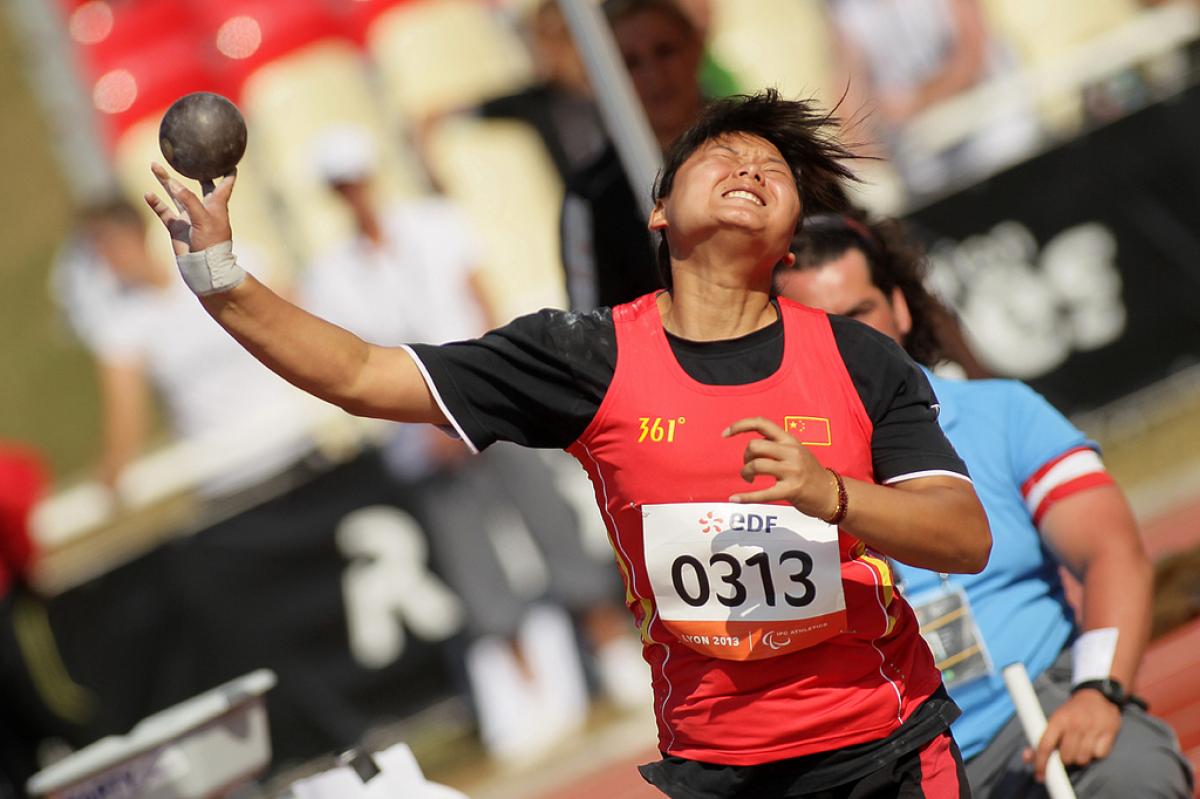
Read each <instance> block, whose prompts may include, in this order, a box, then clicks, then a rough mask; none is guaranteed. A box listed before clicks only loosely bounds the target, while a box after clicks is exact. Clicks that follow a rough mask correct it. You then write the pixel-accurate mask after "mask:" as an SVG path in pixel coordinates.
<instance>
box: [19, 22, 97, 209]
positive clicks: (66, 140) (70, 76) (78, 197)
mask: <svg viewBox="0 0 1200 799" xmlns="http://www.w3.org/2000/svg"><path fill="white" fill-rule="evenodd" d="M3 5H5V6H6V7H7V8H8V12H9V20H10V21H11V24H12V29H13V32H14V34H15V35H16V38H17V39H18V41H19V42H20V43H21V44H22V45H23V47H22V48H21V49H22V51H23V55H24V61H25V72H26V76H27V77H28V80H29V85H30V88H32V89H33V94H34V96H35V98H36V99H37V101H38V102H39V103H40V104H41V106H42V112H43V113H44V114H45V117H46V120H47V122H49V125H50V143H51V145H52V147H53V149H54V153H55V155H56V156H57V158H58V163H59V165H60V168H61V169H62V172H63V175H64V176H65V177H66V184H67V189H68V190H69V191H70V193H71V195H72V197H71V199H73V200H74V201H75V202H77V203H79V204H82V205H86V204H88V203H90V202H96V201H99V200H104V199H107V198H109V197H111V196H112V195H113V194H114V193H115V192H116V191H117V190H118V188H119V187H118V184H117V178H116V175H115V174H114V173H113V168H112V165H111V163H110V162H109V158H108V153H107V152H106V151H105V148H104V144H103V140H102V137H101V135H100V127H99V123H98V122H97V119H96V112H95V109H93V108H92V104H91V101H90V97H89V95H88V91H87V88H86V87H84V86H83V84H82V82H81V80H80V78H79V77H77V76H78V74H79V72H78V71H77V68H76V65H75V52H74V48H73V47H72V46H71V41H70V39H69V38H68V36H67V32H66V22H65V20H64V19H63V18H62V12H61V9H60V8H58V7H57V6H58V4H57V3H47V2H46V0H13V1H12V2H9V3H4V4H3Z"/></svg>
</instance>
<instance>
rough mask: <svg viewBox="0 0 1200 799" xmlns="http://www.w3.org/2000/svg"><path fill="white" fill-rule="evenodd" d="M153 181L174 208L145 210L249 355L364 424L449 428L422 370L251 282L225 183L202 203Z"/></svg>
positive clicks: (159, 172) (158, 169)
mask: <svg viewBox="0 0 1200 799" xmlns="http://www.w3.org/2000/svg"><path fill="white" fill-rule="evenodd" d="M152 169H153V172H154V176H155V177H156V178H158V181H159V183H160V184H162V186H163V189H164V190H165V191H166V192H167V193H168V195H169V196H170V197H171V198H172V200H174V202H175V209H172V207H171V205H170V204H168V203H166V202H164V201H163V200H162V199H160V198H159V197H158V196H157V195H155V194H147V195H146V198H145V199H146V202H147V203H148V204H149V205H150V207H151V208H152V209H153V210H154V213H155V214H156V215H157V216H158V218H159V219H160V220H161V221H162V223H163V225H164V226H165V227H166V228H167V230H168V232H169V233H170V234H171V242H172V245H173V247H174V248H175V255H176V258H177V259H178V260H179V262H180V270H181V271H182V272H183V274H184V280H185V282H187V283H188V286H189V287H190V288H191V289H192V290H193V291H194V292H196V294H197V295H199V296H200V302H201V303H202V304H203V305H204V308H205V310H207V311H208V313H209V314H210V315H211V316H212V317H213V319H215V320H216V321H217V322H218V323H219V324H220V325H221V326H222V327H224V328H225V330H227V331H228V332H229V334H230V335H232V336H233V337H234V338H235V339H236V340H237V341H238V342H239V343H240V344H241V345H242V346H243V347H245V348H246V350H247V351H248V352H249V353H250V354H251V355H253V356H254V357H255V358H257V359H258V360H260V361H262V362H263V363H264V364H265V365H266V366H267V367H269V368H270V369H271V370H272V371H274V372H275V373H276V374H278V375H279V376H280V377H282V378H284V379H285V380H287V381H288V382H289V383H292V384H293V385H295V386H297V387H299V388H301V389H303V390H305V391H307V392H309V393H310V394H313V395H314V396H317V397H320V398H321V399H323V400H325V401H327V402H331V403H333V404H334V405H338V406H340V407H342V408H344V409H345V410H347V411H349V412H350V413H353V414H357V415H359V416H373V417H377V418H381V419H392V420H395V421H401V422H430V423H432V424H445V423H446V418H445V416H444V415H443V414H442V411H441V410H440V409H439V407H438V405H437V402H436V401H435V400H434V398H433V395H432V394H431V393H430V391H429V388H428V387H427V386H426V384H425V380H424V379H423V377H422V375H421V372H420V370H419V368H418V367H417V364H416V363H415V362H414V361H413V359H412V358H411V357H410V356H409V355H408V353H407V352H406V351H405V350H403V349H400V348H392V347H380V346H376V345H373V344H368V343H367V342H365V341H363V340H362V339H360V338H358V337H357V336H355V335H354V334H352V333H350V332H348V331H346V330H343V329H342V328H340V327H338V326H337V325H334V324H330V323H329V322H326V321H325V320H323V319H319V318H318V317H316V316H313V315H312V314H310V313H308V312H307V311H304V310H301V309H300V308H298V307H296V306H295V305H293V304H291V303H290V302H288V301H287V300H285V299H283V298H282V297H280V296H279V295H277V294H275V292H273V291H271V290H270V289H269V288H267V287H266V286H264V285H263V284H262V283H260V282H258V281H257V280H255V279H254V277H253V276H251V275H248V274H246V273H245V272H243V271H242V270H241V268H240V267H238V266H237V265H236V262H235V261H234V260H233V256H232V253H231V252H230V248H231V243H232V236H233V233H232V230H231V228H230V225H229V211H228V205H229V196H230V194H231V193H232V192H233V184H234V177H233V176H230V177H228V178H226V179H225V180H224V181H222V183H221V184H220V185H219V186H217V188H216V189H215V190H214V191H212V192H211V193H210V194H209V195H208V196H207V197H205V198H204V200H201V199H200V198H199V197H197V196H196V195H195V194H193V193H192V192H191V191H189V190H188V189H186V188H184V186H183V185H181V184H180V183H179V182H178V181H177V180H175V179H173V178H171V177H170V176H169V175H168V174H167V172H166V169H165V168H164V167H162V166H161V165H159V164H155V165H154V166H153V168H152Z"/></svg>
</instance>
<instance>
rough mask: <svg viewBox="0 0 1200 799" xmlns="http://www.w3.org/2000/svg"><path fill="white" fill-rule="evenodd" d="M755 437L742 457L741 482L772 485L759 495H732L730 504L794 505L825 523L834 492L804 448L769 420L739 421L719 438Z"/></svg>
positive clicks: (834, 499) (830, 480)
mask: <svg viewBox="0 0 1200 799" xmlns="http://www.w3.org/2000/svg"><path fill="white" fill-rule="evenodd" d="M741 433H758V434H760V435H761V436H762V438H752V439H751V440H750V441H749V443H747V444H746V449H745V451H744V452H743V453H742V462H743V464H744V465H743V466H742V479H743V480H745V481H746V482H747V483H752V482H754V478H756V477H758V476H759V475H766V476H768V477H774V478H775V485H773V486H771V487H770V488H764V489H762V490H759V491H750V492H748V493H745V494H734V495H733V496H732V497H730V498H729V501H730V502H778V501H780V500H783V501H785V502H790V503H791V504H793V505H795V506H796V507H797V508H798V509H799V510H800V512H801V513H804V514H807V515H809V516H815V517H817V518H819V519H828V518H830V517H831V516H833V514H834V513H835V512H836V511H837V505H838V489H837V482H836V481H835V480H834V478H833V475H831V474H830V473H829V472H828V471H826V470H825V467H824V466H822V465H821V463H820V462H819V461H818V460H817V459H816V457H815V456H814V455H813V454H812V453H811V452H809V451H808V447H806V446H804V445H803V444H801V443H800V442H799V441H797V440H796V439H795V438H794V437H793V436H792V435H791V434H789V433H788V432H787V431H786V430H784V429H783V428H782V427H780V426H779V425H777V424H775V423H774V422H772V421H771V420H769V419H764V418H762V417H761V416H756V417H753V418H749V419H741V420H739V421H736V422H734V423H733V424H731V425H730V426H729V427H727V428H726V429H725V431H724V432H723V433H722V435H723V436H725V437H726V438H728V437H729V436H736V435H739V434H741Z"/></svg>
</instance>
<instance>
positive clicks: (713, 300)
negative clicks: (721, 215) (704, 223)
mask: <svg viewBox="0 0 1200 799" xmlns="http://www.w3.org/2000/svg"><path fill="white" fill-rule="evenodd" d="M729 238H730V237H728V236H721V235H717V236H713V237H711V238H710V239H709V240H708V241H707V242H705V243H704V245H702V246H696V247H693V248H692V249H691V250H689V251H687V252H679V251H678V250H677V249H674V248H673V250H672V259H671V282H672V289H671V292H670V293H669V294H663V295H661V296H660V297H659V300H658V307H659V313H660V315H661V316H662V321H663V327H665V328H666V330H667V331H668V332H670V333H672V334H674V335H676V336H679V337H680V338H684V339H688V340H690V341H719V340H722V339H731V338H740V337H741V336H745V335H748V334H750V333H753V332H754V331H756V330H761V329H762V328H764V327H766V326H767V325H769V324H771V323H772V322H774V321H775V319H776V318H777V314H776V312H775V307H774V306H773V305H772V304H771V273H772V270H773V268H774V266H775V261H776V260H778V259H777V258H775V257H774V256H773V255H771V254H769V253H766V252H763V251H761V249H760V248H758V247H754V248H746V247H745V239H744V238H742V237H737V238H739V239H741V241H736V242H731V241H727V240H726V239H729ZM731 243H735V244H738V245H740V246H721V245H726V244H731Z"/></svg>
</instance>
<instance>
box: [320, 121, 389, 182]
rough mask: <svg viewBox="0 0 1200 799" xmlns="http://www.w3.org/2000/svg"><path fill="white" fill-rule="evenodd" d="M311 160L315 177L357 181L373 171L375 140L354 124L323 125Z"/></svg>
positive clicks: (375, 158) (324, 179) (374, 166)
mask: <svg viewBox="0 0 1200 799" xmlns="http://www.w3.org/2000/svg"><path fill="white" fill-rule="evenodd" d="M313 162H314V167H315V169H316V173H317V177H319V178H320V179H321V180H323V181H325V182H326V183H356V182H358V181H361V180H364V179H366V178H369V177H370V176H371V175H372V174H374V172H375V168H376V165H377V157H376V147H375V141H374V139H373V138H372V136H371V134H370V132H368V131H367V130H366V129H365V128H362V127H359V126H357V125H339V126H337V127H332V128H326V129H325V130H324V131H323V132H321V133H320V134H319V135H318V136H317V138H316V142H315V144H314V146H313Z"/></svg>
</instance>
